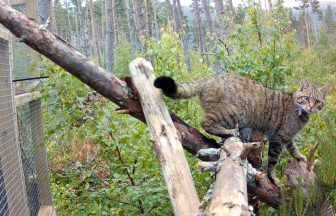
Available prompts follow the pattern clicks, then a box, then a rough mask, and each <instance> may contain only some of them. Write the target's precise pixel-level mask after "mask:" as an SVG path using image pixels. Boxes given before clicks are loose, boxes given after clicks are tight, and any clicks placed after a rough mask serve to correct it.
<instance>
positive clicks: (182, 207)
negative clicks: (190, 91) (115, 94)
mask: <svg viewBox="0 0 336 216" xmlns="http://www.w3.org/2000/svg"><path fill="white" fill-rule="evenodd" d="M129 68H130V72H131V74H132V81H133V84H134V86H135V88H136V89H137V92H138V94H139V96H140V101H141V106H142V109H143V112H144V115H145V118H146V122H147V124H148V127H149V129H150V132H151V134H152V147H153V149H154V151H155V154H156V157H157V158H158V159H159V162H160V165H161V168H162V170H163V176H164V178H165V181H166V184H167V187H168V192H169V197H170V200H171V203H172V205H173V209H174V213H175V215H196V214H197V212H198V207H199V200H198V196H197V193H196V189H195V186H194V182H193V180H192V176H191V173H190V170H189V166H188V162H187V159H186V157H185V155H184V152H183V148H182V144H181V142H180V141H179V137H178V135H177V131H176V129H175V127H174V124H173V121H172V120H171V118H170V115H169V112H168V108H167V106H166V104H165V102H164V100H163V98H162V94H161V92H160V90H159V89H157V88H155V87H154V86H153V82H154V79H155V76H154V70H153V67H152V65H151V64H150V63H149V62H147V61H146V60H145V59H143V58H137V59H135V60H134V61H132V62H131V63H130V65H129Z"/></svg>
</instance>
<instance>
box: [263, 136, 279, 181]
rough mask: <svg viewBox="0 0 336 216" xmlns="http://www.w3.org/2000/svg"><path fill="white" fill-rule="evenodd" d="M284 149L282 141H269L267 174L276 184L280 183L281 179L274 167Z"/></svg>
mask: <svg viewBox="0 0 336 216" xmlns="http://www.w3.org/2000/svg"><path fill="white" fill-rule="evenodd" d="M282 151H283V147H282V143H281V142H274V141H270V142H269V145H268V166H267V174H268V177H269V179H270V180H271V181H272V182H273V183H275V184H279V180H278V178H277V177H276V176H275V173H274V169H275V166H276V164H277V163H278V160H279V156H280V155H281V154H282Z"/></svg>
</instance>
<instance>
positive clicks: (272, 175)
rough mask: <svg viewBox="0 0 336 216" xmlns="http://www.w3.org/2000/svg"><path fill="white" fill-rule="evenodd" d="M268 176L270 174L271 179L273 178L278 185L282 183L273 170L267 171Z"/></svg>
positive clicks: (273, 181)
mask: <svg viewBox="0 0 336 216" xmlns="http://www.w3.org/2000/svg"><path fill="white" fill-rule="evenodd" d="M267 176H268V178H269V180H271V182H272V183H274V184H275V185H278V186H279V185H280V181H279V179H278V178H277V177H276V176H275V173H274V171H273V170H271V171H268V172H267Z"/></svg>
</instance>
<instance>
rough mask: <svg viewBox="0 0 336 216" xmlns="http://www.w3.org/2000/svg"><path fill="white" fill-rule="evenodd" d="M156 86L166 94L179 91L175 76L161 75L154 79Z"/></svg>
mask: <svg viewBox="0 0 336 216" xmlns="http://www.w3.org/2000/svg"><path fill="white" fill-rule="evenodd" d="M154 86H155V87H156V88H159V89H162V91H163V93H164V94H167V95H170V94H174V93H176V91H177V85H176V83H175V81H174V80H173V78H171V77H166V76H161V77H158V78H156V79H155V80H154Z"/></svg>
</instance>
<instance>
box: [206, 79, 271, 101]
mask: <svg viewBox="0 0 336 216" xmlns="http://www.w3.org/2000/svg"><path fill="white" fill-rule="evenodd" d="M271 91H272V90H270V89H268V88H266V87H265V86H263V85H262V84H260V83H258V82H256V81H254V80H250V79H248V78H245V77H242V76H238V75H232V74H219V75H215V76H213V77H211V78H208V79H205V80H204V81H203V83H202V90H201V92H200V99H201V101H208V102H213V103H223V102H231V103H232V104H237V105H238V104H241V103H242V102H248V101H255V102H257V101H258V102H261V101H260V100H262V101H263V99H264V98H265V94H269V93H270V92H271ZM250 99H253V100H250ZM249 104H251V103H249Z"/></svg>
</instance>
